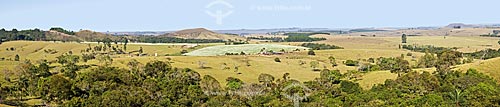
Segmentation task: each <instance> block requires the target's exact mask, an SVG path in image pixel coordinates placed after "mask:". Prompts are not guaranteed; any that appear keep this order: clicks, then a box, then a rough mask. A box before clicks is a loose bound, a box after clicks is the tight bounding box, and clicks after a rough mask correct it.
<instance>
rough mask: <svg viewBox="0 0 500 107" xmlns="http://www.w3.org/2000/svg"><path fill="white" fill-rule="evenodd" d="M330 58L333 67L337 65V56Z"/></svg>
mask: <svg viewBox="0 0 500 107" xmlns="http://www.w3.org/2000/svg"><path fill="white" fill-rule="evenodd" d="M328 60H330V64H332V67H335V66H337V62H336V61H335V57H333V56H330V57H328Z"/></svg>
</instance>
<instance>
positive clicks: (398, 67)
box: [390, 57, 411, 77]
mask: <svg viewBox="0 0 500 107" xmlns="http://www.w3.org/2000/svg"><path fill="white" fill-rule="evenodd" d="M390 71H391V73H397V74H398V77H401V74H402V73H408V72H410V71H411V68H410V63H409V62H408V61H407V60H404V59H403V57H398V58H396V60H395V63H394V64H392V65H391V70H390Z"/></svg>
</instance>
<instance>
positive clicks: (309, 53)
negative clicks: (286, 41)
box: [307, 49, 316, 55]
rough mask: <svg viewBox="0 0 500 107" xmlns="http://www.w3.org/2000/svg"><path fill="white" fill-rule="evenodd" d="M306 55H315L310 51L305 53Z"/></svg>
mask: <svg viewBox="0 0 500 107" xmlns="http://www.w3.org/2000/svg"><path fill="white" fill-rule="evenodd" d="M307 55H316V53H315V52H314V51H313V50H312V49H311V50H309V52H307Z"/></svg>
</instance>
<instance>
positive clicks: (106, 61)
mask: <svg viewBox="0 0 500 107" xmlns="http://www.w3.org/2000/svg"><path fill="white" fill-rule="evenodd" d="M97 60H98V61H99V63H101V64H103V65H104V66H108V65H111V64H113V58H111V57H110V56H109V55H100V56H99V57H98V58H97Z"/></svg>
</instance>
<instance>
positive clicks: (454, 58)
mask: <svg viewBox="0 0 500 107" xmlns="http://www.w3.org/2000/svg"><path fill="white" fill-rule="evenodd" d="M461 58H462V53H461V52H457V51H444V52H443V53H441V54H438V59H437V62H436V65H435V67H436V71H437V72H438V73H439V74H440V75H441V76H445V75H446V74H447V73H448V72H450V71H451V66H453V65H456V64H458V63H460V61H461V60H460V59H461Z"/></svg>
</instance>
